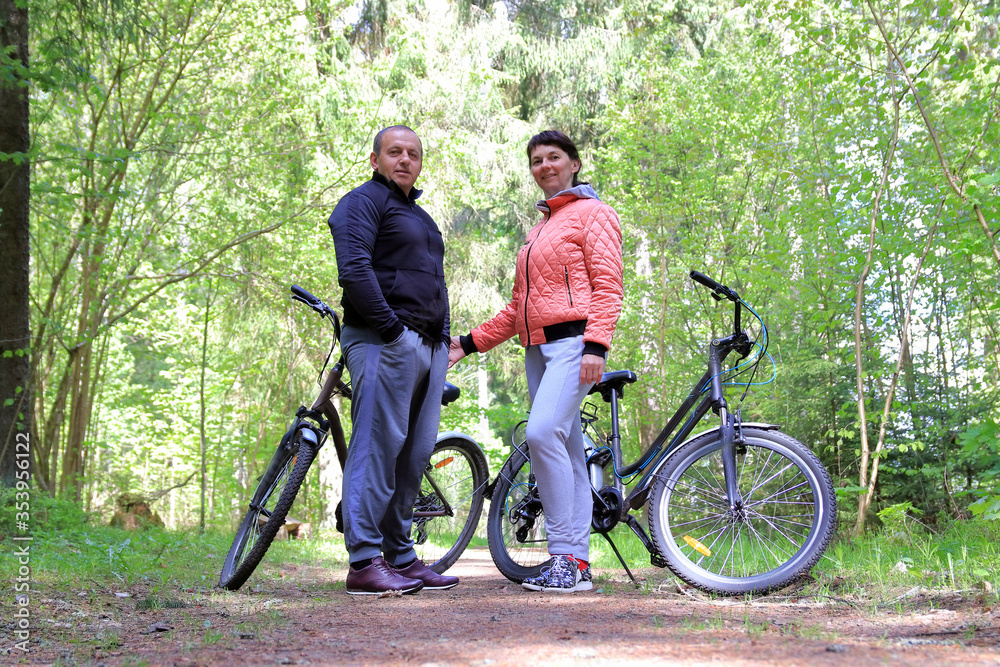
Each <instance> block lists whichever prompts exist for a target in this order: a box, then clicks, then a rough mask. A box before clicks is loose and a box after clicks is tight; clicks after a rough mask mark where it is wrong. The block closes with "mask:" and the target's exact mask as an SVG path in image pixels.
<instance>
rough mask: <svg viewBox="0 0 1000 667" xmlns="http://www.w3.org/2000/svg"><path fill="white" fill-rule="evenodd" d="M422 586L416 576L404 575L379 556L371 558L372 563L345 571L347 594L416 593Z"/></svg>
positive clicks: (422, 583)
mask: <svg viewBox="0 0 1000 667" xmlns="http://www.w3.org/2000/svg"><path fill="white" fill-rule="evenodd" d="M423 587H424V582H423V581H421V580H420V579H417V578H416V577H413V578H411V577H404V576H402V575H400V574H399V573H398V572H396V570H394V569H393V568H392V566H391V565H389V564H388V563H386V562H385V559H384V558H382V557H381V556H376V557H375V558H373V559H372V564H371V565H369V566H368V567H363V568H361V569H360V570H355V569H354V568H353V567H352V568H351V569H350V571H348V573H347V594H348V595H380V594H382V593H388V592H391V591H399V592H400V593H403V594H406V593H416V592H417V591H419V590H420V589H421V588H423Z"/></svg>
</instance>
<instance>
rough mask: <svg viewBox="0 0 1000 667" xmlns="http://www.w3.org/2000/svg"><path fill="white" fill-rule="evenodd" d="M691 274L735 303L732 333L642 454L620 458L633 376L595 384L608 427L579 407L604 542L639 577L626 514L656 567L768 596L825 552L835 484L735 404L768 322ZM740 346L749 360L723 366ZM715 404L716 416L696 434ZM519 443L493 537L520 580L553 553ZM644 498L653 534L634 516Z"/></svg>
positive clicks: (500, 490)
mask: <svg viewBox="0 0 1000 667" xmlns="http://www.w3.org/2000/svg"><path fill="white" fill-rule="evenodd" d="M691 277H692V278H693V279H694V280H695V281H697V282H698V283H700V284H702V285H704V286H705V287H708V288H709V289H711V290H712V296H713V297H714V298H715V299H716V300H719V301H721V300H722V299H727V300H729V301H731V302H732V303H733V304H734V306H733V308H734V317H733V333H732V334H731V335H729V336H726V337H725V338H719V339H716V340H713V341H711V343H710V344H709V346H708V368H707V370H706V371H705V374H704V375H702V376H701V379H699V380H698V382H697V383H695V385H694V387H693V388H692V389H691V392H690V393H689V395H688V396H687V398H686V399H685V400H684V402H683V403H682V404H681V406H680V407H679V408H678V409H677V411H676V413H674V415H673V417H671V419H670V421H669V422H667V424H666V426H664V427H663V429H662V430H661V431H660V433H659V435H657V436H656V438H655V439H654V440H653V442H652V443H651V444H650V445H649V447H648V448H647V449H646V451H644V452H643V453H642V454H641V455H640V456H639V458H638V459H637V460H636V461H635V462H634V463H631V464H628V465H625V464H624V463H623V461H622V451H621V433H620V430H619V425H618V420H619V402H620V401H621V399H622V398H623V396H624V391H625V386H626V385H628V384H631V383H633V382H635V381H636V379H637V377H636V374H635V373H634V372H632V371H629V370H622V371H614V372H610V373H605V374H604V376H603V378H602V379H601V382H599V383H598V384H597V385H595V386H594V388H593V389H592V390H591V392H590V393H591V394H596V395H600V396H601V398H603V399H604V402H606V403H609V404H610V412H611V415H610V419H611V431H610V433H608V434H606V435H605V434H600V433H598V430H597V427H596V422H597V414H596V406H594V405H593V404H587V405H588V406H589V407H587V406H585V408H584V409H583V410H582V411H581V423H582V427H583V429H584V441H585V443H586V445H587V449H588V452H587V456H588V458H587V464H588V466H589V469H590V477H591V484H592V486H593V495H594V513H593V521H592V530H593V532H596V533H598V534H600V535H603V536H604V537H605V538H606V539H607V541H608V543H609V544H610V545H611V548H612V549H613V550H614V552H615V555H616V556H618V559H619V561H621V563H622V566H623V567H624V568H625V571H626V572H627V573H628V575H629V577H630V578H632V579H633V581H634V577H632V573H631V571H630V570H629V569H628V565H627V564H626V563H625V561H624V559H623V558H622V556H621V554H620V552H619V551H618V549H617V547H616V546H615V544H614V542H612V541H611V537H610V532H611V530H612V529H613V528H614V527H615V526H617V525H618V524H619V523H620V522H624V523H625V524H626V525H627V526H628V527H629V528H630V529H631V530H632V532H634V533H635V535H636V536H637V537H638V538H639V540H640V541H641V542H642V544H643V545H644V546H645V548H646V549H647V550H648V551H649V554H650V561H651V563H652V564H653V565H656V566H658V567H667V568H670V570H671V571H672V572H673V573H674V574H676V575H677V576H678V577H680V578H681V579H683V580H684V581H686V582H687V583H689V584H691V585H693V586H696V587H698V588H700V589H702V590H706V591H711V592H715V593H720V594H723V595H739V594H747V593H765V592H768V591H773V590H776V589H779V588H782V587H784V586H787V585H788V584H790V583H792V582H793V581H794V580H796V579H797V578H798V577H800V576H801V575H802V574H803V573H805V572H808V571H809V570H810V569H811V568H812V567H813V566H814V565H815V564H816V562H817V561H819V559H820V557H821V556H822V555H823V552H824V551H825V550H826V548H827V546H828V545H829V543H830V540H831V538H832V537H833V534H834V530H835V528H836V516H837V508H836V498H835V495H834V490H833V484H832V482H831V481H830V476H829V474H828V473H827V471H826V469H825V468H824V467H823V464H822V463H820V461H819V459H818V458H817V457H816V455H815V454H813V453H812V452H811V451H810V450H809V449H808V448H807V447H806V446H805V445H803V444H802V443H800V442H798V441H797V440H795V439H793V438H791V437H789V436H788V435H786V434H784V433H782V432H781V431H780V429H779V427H778V426H776V425H774V424H762V423H751V422H744V421H743V420H742V418H741V416H740V410H739V409H737V410H736V412H735V413H732V412H730V410H729V406H728V404H727V402H726V396H725V391H724V387H725V386H726V384H727V383H728V381H730V380H732V379H733V378H734V377H735V376H736V375H740V374H744V373H746V374H749V377H750V380H749V381H748V382H746V383H742V384H745V385H746V388H747V390H749V387H750V385H751V384H753V382H752V381H753V378H754V374H755V373H756V370H757V367H758V365H759V364H760V362H761V361H762V360H763V359H764V358H765V356H766V355H767V328H766V327H765V326H764V321H763V320H762V319H761V317H760V316H759V315H757V313H756V312H755V311H754V309H753V308H752V307H751V306H750V305H749V304H748V303H747V302H746V301H744V300H743V299H742V298H740V296H739V295H738V294H737V293H736V292H735V291H734V290H732V289H730V288H729V287H726V286H725V285H721V284H719V283H717V282H716V281H714V280H712V279H711V278H709V277H708V276H705V275H703V274H701V273H699V272H697V271H692V272H691ZM744 307H745V308H746V309H747V310H748V311H749V312H750V313H752V314H753V315H754V317H755V318H756V319H757V321H758V322H759V323H760V336H759V338H760V340H759V341H755V340H752V339H751V338H750V336H749V335H748V333H747V332H746V331H745V330H743V329H742V328H741V323H740V320H741V314H742V313H741V311H742V308H744ZM733 352H735V353H737V354H738V355H739V357H740V360H741V361H743V360H745V361H743V363H739V362H738V363H737V364H736V365H734V367H732V368H729V369H725V368H724V366H723V362H724V361H725V359H726V358H727V357H728V356H729V355H730V354H731V353H733ZM751 354H753V355H754V356H753V357H751V356H750V355H751ZM724 380H726V381H727V382H724ZM746 394H747V391H746V390H745V391H744V392H743V395H742V396H741V397H740V400H741V401H742V399H743V398H745V397H746ZM709 410H712V411H713V412H714V413H715V414H716V415H718V416H719V425H718V426H716V427H714V428H711V429H709V430H707V431H705V432H703V433H700V434H698V435H696V436H694V437H691V438H689V436H690V434H691V433H692V431H693V430H694V428H695V427H696V426H697V425H698V423H699V422H700V421H701V419H702V418H703V417H704V416H705V415H706V414H707V413H708V411H709ZM522 424H523V422H522ZM596 443H600V444H596ZM513 445H514V451H513V452H511V454H510V456H509V457H508V458H507V460H506V461H505V462H504V465H503V467H502V468H501V470H500V473H499V474H498V475H497V478H496V479H495V480H494V481H493V482H492V483H491V484H490V486H489V487H488V488H487V492H486V493H487V497H488V498H490V499H491V503H490V509H489V513H488V519H487V536H488V539H489V546H490V553H491V554H492V556H493V561H494V563H496V566H497V568H499V570H500V572H502V573H503V574H504V576H506V577H507V578H508V579H510V580H511V581H515V582H521V581H523V580H524V579H525V578H527V577H534V576H537V575H538V574H539V572H540V570H541V568H542V566H543V565H545V564H547V562H548V559H549V555H548V552H547V549H546V535H545V512H544V510H543V508H542V503H541V500H540V498H539V496H538V489H537V487H536V486H535V478H534V474H533V473H532V470H531V458H530V456H531V453H530V452H529V451H528V448H527V444H526V443H525V441H524V437H523V431H522V430H521V429H515V436H514V441H513ZM627 485H628V486H630V487H631V489H630V490H627V489H626V486H627ZM626 491H627V495H626ZM647 503H648V510H647V514H648V518H649V534H647V533H646V531H645V530H643V528H642V526H640V525H639V522H638V521H637V520H636V518H635V517H634V516H633V515H632V514H631V512H633V511H636V510H640V509H641V508H642V507H643V506H645V505H647Z"/></svg>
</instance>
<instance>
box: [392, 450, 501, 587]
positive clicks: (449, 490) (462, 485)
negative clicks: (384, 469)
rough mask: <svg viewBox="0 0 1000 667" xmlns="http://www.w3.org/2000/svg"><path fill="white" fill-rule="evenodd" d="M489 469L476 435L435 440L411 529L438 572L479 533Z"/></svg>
mask: <svg viewBox="0 0 1000 667" xmlns="http://www.w3.org/2000/svg"><path fill="white" fill-rule="evenodd" d="M488 470H489V469H488V466H487V464H486V456H485V455H484V454H483V451H482V450H481V449H480V448H479V445H477V444H476V443H475V442H473V441H471V440H467V439H465V438H446V439H445V440H442V441H441V442H439V443H437V444H436V445H435V446H434V453H433V454H431V460H430V463H428V464H427V468H426V470H425V471H424V477H423V481H422V482H421V484H420V495H419V496H417V502H416V504H415V505H414V508H413V528H412V530H411V531H410V534H411V535H412V537H413V543H414V549H416V551H417V557H418V558H420V559H421V560H422V561H424V562H425V563H426V564H427V566H428V567H429V568H431V569H432V570H434V571H435V572H437V573H438V574H440V573H442V572H444V571H445V570H447V569H448V568H450V567H451V566H452V565H454V564H455V561H457V560H458V557H459V556H461V555H462V552H463V551H465V548H466V547H467V546H468V545H469V542H470V541H471V540H472V536H473V535H475V533H476V528H477V527H478V526H479V517H480V516H481V515H482V512H483V488H484V487H485V486H486V481H487V479H488V478H489V472H488Z"/></svg>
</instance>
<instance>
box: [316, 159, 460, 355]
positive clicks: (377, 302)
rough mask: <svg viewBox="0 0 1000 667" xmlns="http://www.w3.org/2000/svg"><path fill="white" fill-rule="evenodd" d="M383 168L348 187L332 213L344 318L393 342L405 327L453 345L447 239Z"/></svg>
mask: <svg viewBox="0 0 1000 667" xmlns="http://www.w3.org/2000/svg"><path fill="white" fill-rule="evenodd" d="M420 194H421V190H416V189H413V188H411V189H410V196H409V197H407V196H406V195H404V194H403V191H402V190H400V189H399V186H397V185H396V184H395V183H394V182H392V181H389V180H387V179H386V178H385V177H383V176H382V175H381V174H379V173H378V172H374V173H373V174H372V178H371V180H370V181H367V182H366V183H364V184H363V185H360V186H358V187H357V188H355V189H353V190H351V191H350V192H348V193H347V194H346V195H344V197H343V198H342V199H341V200H340V202H339V203H338V204H337V207H336V208H335V209H334V210H333V213H332V214H331V215H330V220H329V223H330V231H331V233H332V234H333V243H334V247H335V250H336V253H337V271H338V273H339V274H340V279H339V280H340V286H341V287H342V288H343V289H344V297H343V299H341V305H342V306H343V309H344V323H345V324H348V325H351V326H358V327H368V328H371V329H374V330H375V331H377V332H378V334H379V336H381V338H382V340H383V341H385V342H386V343H390V342H392V341H394V340H396V338H398V337H399V335H400V334H402V333H403V325H406V326H407V327H409V328H410V329H412V330H414V331H416V332H418V333H419V334H420V335H421V336H423V337H424V338H426V339H427V340H430V341H441V342H444V343H448V342H449V340H450V338H449V337H450V335H451V334H450V331H449V321H448V317H449V314H448V289H447V287H446V286H445V282H444V239H443V238H442V237H441V232H440V230H439V229H438V227H437V225H436V224H434V220H432V219H431V216H429V215H428V214H427V213H426V212H425V211H424V210H423V209H422V208H420V207H419V206H417V204H416V199H417V197H419V196H420Z"/></svg>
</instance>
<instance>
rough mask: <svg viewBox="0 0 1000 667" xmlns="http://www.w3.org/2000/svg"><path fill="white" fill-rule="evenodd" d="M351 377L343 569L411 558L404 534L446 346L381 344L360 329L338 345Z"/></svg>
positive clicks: (427, 446) (431, 433)
mask: <svg viewBox="0 0 1000 667" xmlns="http://www.w3.org/2000/svg"><path fill="white" fill-rule="evenodd" d="M340 346H341V349H342V350H343V352H344V357H345V359H346V362H347V369H348V371H350V374H351V388H352V391H353V394H354V397H353V399H352V401H351V442H350V445H349V447H348V449H347V462H346V465H345V466H344V501H343V502H344V542H345V543H346V545H347V551H348V554H349V555H350V560H351V562H357V561H359V560H363V559H366V558H375V557H376V556H378V555H380V554H384V555H385V559H386V560H387V561H388V562H389V563H390V564H392V565H401V564H405V563H407V562H409V561H411V560H413V559H414V558H416V552H415V551H414V550H413V540H411V539H410V526H411V524H412V523H413V504H414V502H416V499H417V493H418V492H419V491H420V481H421V478H422V477H423V473H424V468H425V467H427V461H428V460H429V459H430V457H431V453H432V451H433V450H434V442H435V441H436V440H437V432H438V421H439V419H440V417H441V392H442V391H443V389H444V378H445V374H446V373H447V372H448V346H447V345H445V344H444V343H443V342H440V341H438V342H435V343H431V342H429V341H427V340H426V339H424V338H423V337H421V336H420V334H418V333H417V332H415V331H411V330H410V329H408V328H407V329H405V330H404V331H403V333H402V335H400V337H399V338H398V339H397V340H395V341H393V342H391V343H383V342H382V339H381V338H380V337H379V335H378V334H377V333H376V332H375V331H373V330H371V329H367V328H362V327H351V326H345V327H344V328H343V332H342V334H341V337H340Z"/></svg>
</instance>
